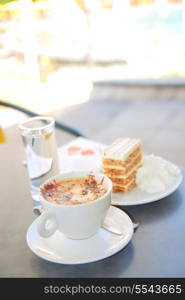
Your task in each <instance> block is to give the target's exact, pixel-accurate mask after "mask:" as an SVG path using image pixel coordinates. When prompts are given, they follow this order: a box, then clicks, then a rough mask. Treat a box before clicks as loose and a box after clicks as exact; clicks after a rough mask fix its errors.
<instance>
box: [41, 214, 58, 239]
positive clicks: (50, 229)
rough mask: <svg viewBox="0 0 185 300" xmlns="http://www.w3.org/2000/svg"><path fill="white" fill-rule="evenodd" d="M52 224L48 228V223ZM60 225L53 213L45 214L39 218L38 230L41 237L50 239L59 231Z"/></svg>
mask: <svg viewBox="0 0 185 300" xmlns="http://www.w3.org/2000/svg"><path fill="white" fill-rule="evenodd" d="M48 221H49V222H50V224H49V226H48V228H47V224H46V223H47V222H48ZM57 227H58V224H57V222H56V219H55V217H54V215H53V214H52V213H51V212H47V211H45V212H43V213H42V214H41V216H40V217H39V222H38V224H37V230H38V233H39V235H40V236H41V237H44V238H47V237H50V236H51V235H52V234H53V233H54V232H55V231H56V230H57Z"/></svg>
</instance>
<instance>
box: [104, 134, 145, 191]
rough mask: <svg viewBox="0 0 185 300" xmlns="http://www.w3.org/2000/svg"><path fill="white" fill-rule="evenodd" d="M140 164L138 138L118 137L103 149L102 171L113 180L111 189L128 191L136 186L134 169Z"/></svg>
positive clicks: (140, 146) (140, 151)
mask: <svg viewBox="0 0 185 300" xmlns="http://www.w3.org/2000/svg"><path fill="white" fill-rule="evenodd" d="M141 165H142V144H141V141H140V140H139V139H132V138H118V139H117V140H115V141H114V142H113V143H112V144H111V145H109V146H107V147H106V148H105V149H104V151H103V157H102V168H103V173H104V174H105V175H107V176H108V177H109V178H110V179H111V180H112V182H113V191H114V192H117V191H123V192H125V193H127V192H129V191H130V190H132V189H133V188H134V187H135V186H136V171H137V169H138V168H139V167H140V166H141Z"/></svg>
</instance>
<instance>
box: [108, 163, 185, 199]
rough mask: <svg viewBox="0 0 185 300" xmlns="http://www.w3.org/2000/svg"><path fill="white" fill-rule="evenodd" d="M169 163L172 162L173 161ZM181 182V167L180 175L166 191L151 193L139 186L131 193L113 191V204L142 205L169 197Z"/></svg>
mask: <svg viewBox="0 0 185 300" xmlns="http://www.w3.org/2000/svg"><path fill="white" fill-rule="evenodd" d="M169 163H170V164H172V163H171V162H169ZM176 167H177V166H176ZM177 168H178V167H177ZM178 169H179V168H178ZM181 182H182V172H181V170H180V169H179V176H178V177H176V178H175V180H174V181H173V183H172V185H170V186H169V187H167V188H166V189H165V190H164V191H162V192H160V193H153V194H150V193H147V192H144V191H141V190H140V189H139V188H138V187H136V188H134V189H133V190H132V191H130V192H129V193H122V192H118V193H112V204H113V205H140V204H145V203H150V202H154V201H157V200H161V199H163V198H164V197H167V196H169V195H170V194H172V193H173V192H174V191H175V190H176V189H177V188H178V187H179V185H180V184H181Z"/></svg>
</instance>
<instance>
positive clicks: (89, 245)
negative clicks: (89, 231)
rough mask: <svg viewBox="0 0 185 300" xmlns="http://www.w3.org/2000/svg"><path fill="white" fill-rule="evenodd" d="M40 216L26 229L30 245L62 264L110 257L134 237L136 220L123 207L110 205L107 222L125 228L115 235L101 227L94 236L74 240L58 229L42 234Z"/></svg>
mask: <svg viewBox="0 0 185 300" xmlns="http://www.w3.org/2000/svg"><path fill="white" fill-rule="evenodd" d="M38 219H39V217H38V218H37V219H36V220H35V221H34V222H33V223H32V224H31V225H30V227H29V228H28V231H27V243H28V246H29V248H30V249H31V250H32V251H33V252H34V253H35V254H36V255H38V256H39V257H41V258H43V259H45V260H48V261H51V262H55V263H60V264H83V263H89V262H94V261H98V260H101V259H104V258H106V257H109V256H111V255H113V254H115V253H116V252H118V251H120V250H121V249H122V248H124V247H125V246H126V245H127V244H128V243H129V241H130V240H131V238H132V235H133V224H132V221H131V220H130V218H129V216H128V215H127V214H126V213H124V212H123V211H122V210H121V209H119V208H117V207H113V206H111V207H110V209H109V212H108V214H107V216H106V222H110V223H111V224H114V226H116V227H117V228H119V230H121V231H122V232H123V234H122V235H116V234H113V233H110V232H108V231H106V230H105V229H103V228H100V229H99V230H98V232H97V233H96V234H95V235H94V236H93V237H91V238H88V239H85V240H72V239H69V238H67V237H65V236H64V235H63V234H62V233H60V232H59V231H56V232H55V234H53V235H52V236H51V237H49V238H41V237H40V236H39V234H38V232H37V223H38Z"/></svg>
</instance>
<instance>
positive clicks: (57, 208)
mask: <svg viewBox="0 0 185 300" xmlns="http://www.w3.org/2000/svg"><path fill="white" fill-rule="evenodd" d="M39 195H40V201H41V203H42V205H43V208H44V212H43V213H42V215H41V216H40V217H39V222H38V227H37V229H38V233H39V234H40V236H42V237H45V238H47V237H50V236H51V235H52V234H54V233H55V231H56V230H58V231H60V232H61V233H62V234H64V235H65V236H66V237H68V238H72V239H85V238H89V237H91V236H92V235H94V234H95V233H96V232H97V230H98V229H99V228H100V227H101V226H102V224H103V222H104V219H105V217H106V214H107V212H108V209H109V207H110V205H111V195H112V181H111V180H110V179H109V178H108V177H107V176H106V175H104V174H101V173H93V174H89V172H87V171H83V172H80V171H78V172H66V173H63V174H60V175H57V176H55V177H53V178H51V179H49V180H47V181H46V182H45V183H44V184H43V185H42V186H41V187H40V193H39ZM48 221H49V226H48Z"/></svg>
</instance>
